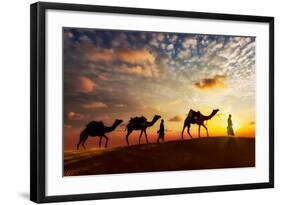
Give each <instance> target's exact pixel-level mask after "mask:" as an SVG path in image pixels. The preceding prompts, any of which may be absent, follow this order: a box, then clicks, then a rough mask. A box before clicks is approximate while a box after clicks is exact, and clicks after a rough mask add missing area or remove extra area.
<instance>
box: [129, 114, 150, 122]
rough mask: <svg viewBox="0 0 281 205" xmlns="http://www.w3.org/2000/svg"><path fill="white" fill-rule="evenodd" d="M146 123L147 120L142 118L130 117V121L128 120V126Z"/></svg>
mask: <svg viewBox="0 0 281 205" xmlns="http://www.w3.org/2000/svg"><path fill="white" fill-rule="evenodd" d="M146 121H147V119H146V118H145V117H144V116H141V117H131V119H130V120H129V124H139V123H144V122H146Z"/></svg>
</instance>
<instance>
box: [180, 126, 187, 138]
mask: <svg viewBox="0 0 281 205" xmlns="http://www.w3.org/2000/svg"><path fill="white" fill-rule="evenodd" d="M185 127H186V125H183V128H182V131H181V139H182V140H183V132H184V129H185Z"/></svg>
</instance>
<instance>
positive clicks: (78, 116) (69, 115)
mask: <svg viewBox="0 0 281 205" xmlns="http://www.w3.org/2000/svg"><path fill="white" fill-rule="evenodd" d="M67 118H68V119H69V120H82V119H83V118H84V115H82V114H79V113H76V112H69V113H67Z"/></svg>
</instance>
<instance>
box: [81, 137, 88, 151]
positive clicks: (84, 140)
mask: <svg viewBox="0 0 281 205" xmlns="http://www.w3.org/2000/svg"><path fill="white" fill-rule="evenodd" d="M87 139H88V136H86V137H85V138H84V139H83V142H82V146H83V147H84V149H86V147H85V142H86V141H87Z"/></svg>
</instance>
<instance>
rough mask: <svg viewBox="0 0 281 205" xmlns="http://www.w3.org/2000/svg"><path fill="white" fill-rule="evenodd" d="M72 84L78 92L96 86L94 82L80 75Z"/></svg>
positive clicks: (87, 90)
mask: <svg viewBox="0 0 281 205" xmlns="http://www.w3.org/2000/svg"><path fill="white" fill-rule="evenodd" d="M74 86H75V88H76V90H77V91H78V92H82V93H89V92H92V91H93V90H94V89H95V88H96V84H95V83H94V82H93V81H92V80H91V79H90V78H87V77H84V76H80V77H78V78H77V79H75V81H74Z"/></svg>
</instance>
